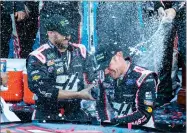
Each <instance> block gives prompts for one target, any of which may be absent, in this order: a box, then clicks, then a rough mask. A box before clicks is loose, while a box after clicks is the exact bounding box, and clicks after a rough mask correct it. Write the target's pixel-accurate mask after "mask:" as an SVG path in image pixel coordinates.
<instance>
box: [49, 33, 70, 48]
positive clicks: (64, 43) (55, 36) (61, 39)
mask: <svg viewBox="0 0 187 133" xmlns="http://www.w3.org/2000/svg"><path fill="white" fill-rule="evenodd" d="M48 35H49V38H50V40H51V39H52V42H53V43H54V44H56V46H57V47H58V48H59V49H66V48H67V47H68V44H69V40H70V39H71V36H70V35H68V36H64V35H62V34H60V33H58V32H56V31H52V32H50V33H48Z"/></svg>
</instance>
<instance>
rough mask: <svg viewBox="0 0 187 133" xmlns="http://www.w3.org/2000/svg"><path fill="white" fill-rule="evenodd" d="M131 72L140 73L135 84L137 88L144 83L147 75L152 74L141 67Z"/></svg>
mask: <svg viewBox="0 0 187 133" xmlns="http://www.w3.org/2000/svg"><path fill="white" fill-rule="evenodd" d="M133 70H134V71H135V72H139V73H141V76H140V77H139V78H138V79H137V80H136V84H137V86H138V87H140V86H141V84H142V83H143V82H144V80H145V78H146V77H147V76H148V75H149V74H151V73H153V72H152V71H150V70H146V69H144V68H141V67H138V66H136V67H135V68H134V69H133Z"/></svg>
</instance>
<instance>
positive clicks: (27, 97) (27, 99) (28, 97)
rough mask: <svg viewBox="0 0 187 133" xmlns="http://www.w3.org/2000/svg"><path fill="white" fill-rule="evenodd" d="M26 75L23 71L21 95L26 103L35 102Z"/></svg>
mask: <svg viewBox="0 0 187 133" xmlns="http://www.w3.org/2000/svg"><path fill="white" fill-rule="evenodd" d="M27 78H28V76H27V74H26V73H23V83H24V96H23V101H24V102H25V103H26V104H35V101H34V100H33V95H34V93H32V92H31V91H30V89H29V87H28V79H27Z"/></svg>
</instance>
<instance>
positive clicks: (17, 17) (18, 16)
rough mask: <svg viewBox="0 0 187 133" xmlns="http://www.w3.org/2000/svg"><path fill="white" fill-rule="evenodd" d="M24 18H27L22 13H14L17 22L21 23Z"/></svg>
mask: <svg viewBox="0 0 187 133" xmlns="http://www.w3.org/2000/svg"><path fill="white" fill-rule="evenodd" d="M26 16H27V13H26V12H24V11H18V12H15V18H16V20H17V21H21V20H23V19H25V18H26Z"/></svg>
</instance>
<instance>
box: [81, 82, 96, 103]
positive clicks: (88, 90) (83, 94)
mask: <svg viewBox="0 0 187 133" xmlns="http://www.w3.org/2000/svg"><path fill="white" fill-rule="evenodd" d="M94 86H95V85H93V84H92V85H89V86H88V87H87V88H86V89H84V90H81V91H79V92H78V93H79V98H81V99H85V100H95V99H94V98H93V97H92V96H91V89H92V88H93V87H94Z"/></svg>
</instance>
